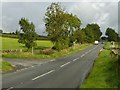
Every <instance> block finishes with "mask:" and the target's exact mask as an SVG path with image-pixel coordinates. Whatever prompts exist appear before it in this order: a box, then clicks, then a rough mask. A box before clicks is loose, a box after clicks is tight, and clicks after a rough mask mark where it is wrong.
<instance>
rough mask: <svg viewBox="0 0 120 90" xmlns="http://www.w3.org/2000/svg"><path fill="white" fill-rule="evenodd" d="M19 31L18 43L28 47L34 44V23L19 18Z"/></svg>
mask: <svg viewBox="0 0 120 90" xmlns="http://www.w3.org/2000/svg"><path fill="white" fill-rule="evenodd" d="M19 25H20V31H19V40H18V42H19V43H22V44H25V46H26V47H27V48H28V49H30V48H31V47H34V46H35V45H36V42H35V40H36V32H35V25H34V24H33V22H30V21H28V19H26V18H21V19H20V20H19Z"/></svg>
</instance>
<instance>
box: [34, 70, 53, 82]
mask: <svg viewBox="0 0 120 90" xmlns="http://www.w3.org/2000/svg"><path fill="white" fill-rule="evenodd" d="M54 71H55V70H50V71H49V72H47V73H44V74H42V75H40V76H37V77H35V78H33V79H32V80H36V79H38V78H41V77H43V76H45V75H47V74H50V73H52V72H54Z"/></svg>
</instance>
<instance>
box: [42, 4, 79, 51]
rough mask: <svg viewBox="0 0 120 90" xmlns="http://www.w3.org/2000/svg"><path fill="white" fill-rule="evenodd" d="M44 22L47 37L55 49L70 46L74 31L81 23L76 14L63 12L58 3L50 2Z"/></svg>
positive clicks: (73, 39)
mask: <svg viewBox="0 0 120 90" xmlns="http://www.w3.org/2000/svg"><path fill="white" fill-rule="evenodd" d="M44 22H45V26H46V32H47V33H48V37H49V38H50V40H51V41H52V42H53V43H54V45H55V46H54V47H55V48H56V49H57V50H61V49H64V48H67V47H69V46H71V43H73V42H74V41H75V37H74V31H75V30H76V29H78V28H79V26H80V24H81V22H80V20H79V18H78V17H77V16H75V15H72V14H69V13H67V12H65V11H64V10H63V9H62V8H61V6H60V4H59V3H52V4H51V5H50V6H49V7H48V8H47V12H46V13H45V18H44Z"/></svg>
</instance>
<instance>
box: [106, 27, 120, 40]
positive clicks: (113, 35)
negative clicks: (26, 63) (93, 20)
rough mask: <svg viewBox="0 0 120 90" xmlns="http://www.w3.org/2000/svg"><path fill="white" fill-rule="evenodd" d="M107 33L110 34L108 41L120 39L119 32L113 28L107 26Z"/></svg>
mask: <svg viewBox="0 0 120 90" xmlns="http://www.w3.org/2000/svg"><path fill="white" fill-rule="evenodd" d="M105 35H107V36H108V41H118V39H119V36H118V33H117V32H115V30H114V29H112V28H107V29H106V32H105Z"/></svg>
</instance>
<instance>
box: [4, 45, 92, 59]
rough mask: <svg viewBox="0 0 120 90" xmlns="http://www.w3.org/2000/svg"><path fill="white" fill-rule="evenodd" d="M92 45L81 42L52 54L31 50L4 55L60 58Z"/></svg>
mask: <svg viewBox="0 0 120 90" xmlns="http://www.w3.org/2000/svg"><path fill="white" fill-rule="evenodd" d="M89 46H91V44H81V45H75V46H74V47H71V48H68V49H64V50H61V51H59V52H58V51H54V52H53V53H51V54H48V55H47V54H41V53H38V54H36V53H34V54H33V55H32V53H31V52H22V53H20V52H19V53H4V54H2V56H3V57H6V58H34V59H36V58H59V57H63V56H66V55H70V54H72V53H75V52H77V51H80V50H83V49H85V48H87V47H89Z"/></svg>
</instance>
